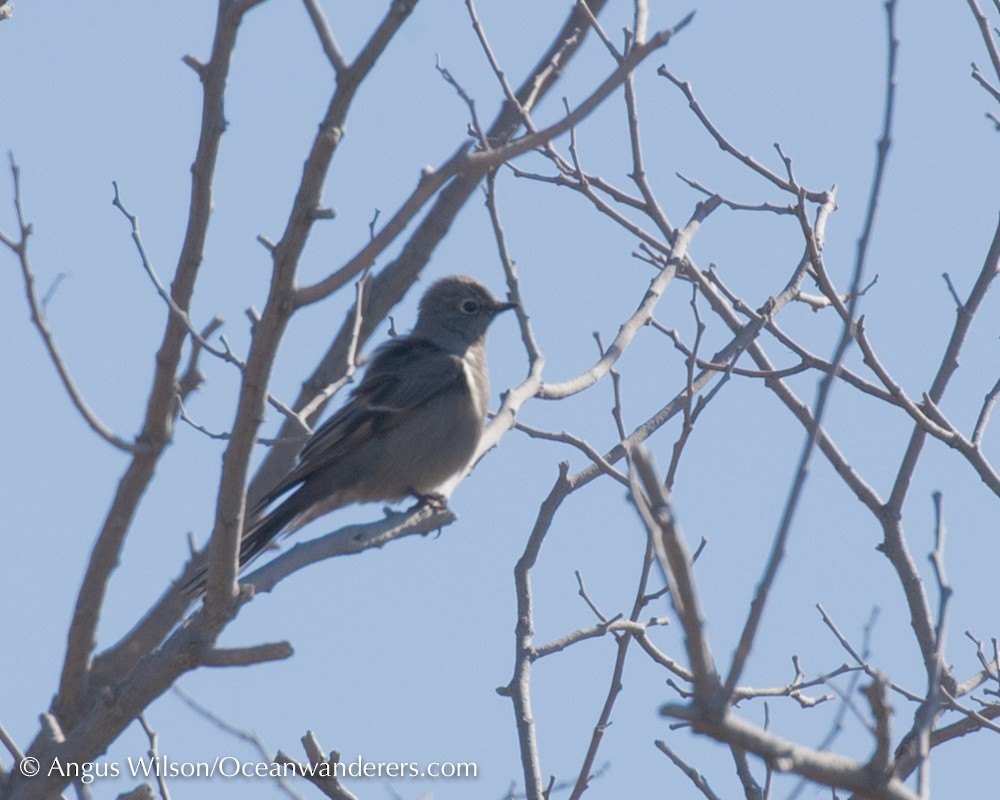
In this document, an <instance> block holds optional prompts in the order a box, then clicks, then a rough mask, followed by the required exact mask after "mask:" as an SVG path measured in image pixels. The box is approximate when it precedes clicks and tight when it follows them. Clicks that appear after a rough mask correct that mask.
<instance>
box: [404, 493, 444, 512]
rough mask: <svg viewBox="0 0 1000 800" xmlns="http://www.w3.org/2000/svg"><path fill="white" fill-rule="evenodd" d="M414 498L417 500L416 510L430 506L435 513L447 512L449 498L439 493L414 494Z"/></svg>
mask: <svg viewBox="0 0 1000 800" xmlns="http://www.w3.org/2000/svg"><path fill="white" fill-rule="evenodd" d="M413 496H414V497H415V498H417V505H416V506H415V507H416V508H421V507H423V506H428V507H430V508H432V509H433V510H434V511H445V510H447V508H448V498H447V497H445V496H444V495H443V494H440V493H439V492H430V493H428V494H422V493H421V492H414V493H413Z"/></svg>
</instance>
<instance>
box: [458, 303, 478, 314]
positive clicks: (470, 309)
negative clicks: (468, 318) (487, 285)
mask: <svg viewBox="0 0 1000 800" xmlns="http://www.w3.org/2000/svg"><path fill="white" fill-rule="evenodd" d="M460 308H461V309H462V313H463V314H469V315H472V314H476V313H478V312H479V303H477V302H476V301H475V300H463V301H462V305H461V306H460Z"/></svg>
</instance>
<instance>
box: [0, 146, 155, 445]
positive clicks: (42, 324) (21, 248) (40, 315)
mask: <svg viewBox="0 0 1000 800" xmlns="http://www.w3.org/2000/svg"><path fill="white" fill-rule="evenodd" d="M9 158H10V173H11V177H12V178H13V181H14V210H15V212H16V214H17V225H18V238H17V239H16V240H15V239H13V238H11V237H10V236H8V235H7V234H4V233H0V242H2V243H3V244H5V245H6V246H7V247H8V248H10V249H11V250H12V251H13V252H14V254H15V255H16V256H17V259H18V263H19V264H20V265H21V276H22V277H23V279H24V292H25V296H26V297H27V301H28V309H29V310H30V311H31V321H32V323H33V324H34V326H35V328H36V329H37V330H38V333H39V335H40V336H41V337H42V344H44V345H45V349H46V350H47V351H48V353H49V358H50V359H51V361H52V364H53V366H55V368H56V373H57V374H58V375H59V380H60V381H62V385H63V387H64V388H65V389H66V393H67V394H68V395H69V399H70V400H71V401H72V403H73V405H74V406H76V409H77V411H79V412H80V416H82V417H83V419H84V421H85V422H86V423H87V425H88V426H89V427H90V429H91V430H92V431H94V433H96V434H97V435H98V436H100V437H101V438H102V439H104V441H106V442H107V443H108V444H110V445H111V446H112V447H115V448H117V449H118V450H121V451H122V452H125V453H131V454H133V455H134V454H137V453H147V452H149V447H148V446H147V445H146V444H145V443H142V442H130V441H128V440H126V439H123V438H122V437H121V436H118V435H117V434H116V433H114V431H112V430H111V429H110V428H109V427H108V426H107V425H105V424H104V423H103V422H102V421H101V420H100V419H99V418H98V416H97V414H96V413H95V412H94V411H93V409H92V408H91V407H90V405H89V404H88V403H87V400H86V398H85V397H84V396H83V392H82V391H81V390H80V388H79V387H78V386H77V385H76V382H75V381H74V380H73V377H72V376H71V375H70V372H69V367H68V366H67V365H66V362H65V361H64V360H63V357H62V353H61V352H60V351H59V347H58V346H57V345H56V341H55V336H54V335H53V333H52V329H51V328H50V327H49V323H48V319H47V318H46V316H45V308H44V302H41V301H39V299H38V294H37V292H36V291H35V276H34V273H33V272H32V269H31V262H30V260H29V259H28V238H29V237H30V236H31V234H32V228H31V224H30V223H29V222H27V221H26V220H25V216H24V208H23V205H22V201H21V168H20V167H19V166H18V165H17V162H16V161H14V155H13V154H10V156H9Z"/></svg>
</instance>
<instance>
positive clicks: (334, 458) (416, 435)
mask: <svg viewBox="0 0 1000 800" xmlns="http://www.w3.org/2000/svg"><path fill="white" fill-rule="evenodd" d="M515 305H516V304H515V303H501V302H500V301H498V300H497V299H496V298H495V297H493V295H492V294H490V292H489V290H488V289H487V288H486V287H485V286H483V285H482V284H481V283H479V282H478V281H476V280H474V279H472V278H469V277H466V276H463V275H458V276H453V277H449V278H442V279H441V280H439V281H438V282H437V283H435V284H433V285H432V286H431V287H430V288H429V289H428V290H427V292H426V293H425V294H424V296H423V298H422V299H421V301H420V312H419V315H418V317H417V324H416V326H415V327H414V328H413V331H412V332H411V333H410V334H409V335H408V336H400V337H398V338H395V339H391V340H390V341H388V342H386V343H385V344H383V345H382V346H381V347H379V348H378V349H377V350H376V351H375V353H374V355H373V357H372V359H371V362H370V363H369V365H368V369H367V371H366V372H365V376H364V378H363V379H362V381H361V383H360V384H358V386H357V388H355V389H354V391H353V392H352V393H351V397H350V400H348V402H347V403H346V404H345V405H344V406H343V407H342V408H341V409H340V410H339V411H337V412H336V413H335V414H334V415H333V416H332V417H330V418H329V419H328V420H327V421H326V422H324V423H323V424H322V425H321V426H320V427H319V428H317V429H316V431H314V433H313V435H312V436H311V437H310V438H309V440H308V441H307V442H306V443H305V446H303V448H302V450H301V452H300V453H299V457H298V462H297V463H296V465H295V467H294V468H293V469H292V470H291V472H289V473H288V475H287V476H286V477H285V478H284V480H282V481H281V482H280V483H279V484H278V485H277V486H275V487H274V488H273V489H272V490H271V491H270V492H268V493H267V494H266V495H265V496H264V497H262V498H261V499H260V501H259V502H258V503H257V504H256V506H254V508H253V509H252V510H251V511H250V513H249V514H248V516H247V524H246V526H245V528H244V531H243V540H242V543H241V545H240V566H241V567H242V566H244V565H245V564H247V562H249V561H250V560H251V559H253V558H254V557H255V556H257V555H258V554H259V553H260V552H261V551H262V550H263V549H264V548H265V547H267V546H268V544H270V543H271V542H272V541H273V540H274V539H275V538H276V537H278V536H279V535H281V534H282V533H291V532H292V531H294V530H296V529H298V528H300V527H302V526H303V525H305V524H306V523H307V522H309V521H311V520H313V519H316V518H317V517H319V516H322V515H323V514H326V513H328V512H330V511H333V510H334V509H337V508H340V507H342V506H345V505H348V504H350V503H365V502H370V501H386V500H387V501H391V502H396V501H399V500H402V499H403V498H404V497H407V496H413V497H416V498H418V499H420V500H427V499H429V498H435V497H436V496H435V495H434V494H433V492H434V490H435V489H437V488H438V487H440V486H441V485H442V484H443V483H444V482H445V481H447V480H448V478H450V477H452V476H453V475H455V474H456V473H457V472H459V471H460V470H462V469H463V468H464V467H465V466H466V465H467V464H468V463H469V460H470V459H471V458H472V455H473V453H474V452H475V450H476V445H477V444H478V443H479V437H480V435H481V434H482V430H483V420H484V418H485V417H486V412H487V408H488V404H489V373H488V372H487V368H486V329H487V328H488V327H489V324H490V323H491V322H492V321H493V318H494V317H495V316H496V315H497V314H499V313H501V312H503V311H507V310H508V309H511V308H514V306H515ZM288 492H291V494H287V493H288ZM286 494H287V496H286V497H285V498H284V499H283V500H281V502H280V503H278V505H276V506H275V507H274V508H273V509H271V510H270V511H267V510H266V509H267V508H268V507H269V506H270V505H271V504H272V503H274V502H275V501H277V500H278V499H279V498H281V497H282V496H283V495H286ZM204 575H205V571H204V570H202V571H201V573H200V574H199V575H198V576H196V577H195V578H193V579H192V580H191V581H189V582H188V584H187V586H186V589H188V591H192V590H193V591H201V590H202V589H203V588H204V580H205V578H204Z"/></svg>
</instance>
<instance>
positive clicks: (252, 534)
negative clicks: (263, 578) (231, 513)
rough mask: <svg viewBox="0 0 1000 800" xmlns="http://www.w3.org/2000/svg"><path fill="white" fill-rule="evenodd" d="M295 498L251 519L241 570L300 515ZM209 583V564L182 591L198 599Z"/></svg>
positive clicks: (242, 543)
mask: <svg viewBox="0 0 1000 800" xmlns="http://www.w3.org/2000/svg"><path fill="white" fill-rule="evenodd" d="M294 497H295V496H294V495H292V496H291V497H289V498H288V499H287V500H286V501H285V502H283V503H282V504H281V505H279V506H278V507H277V508H275V509H274V510H273V511H271V512H270V513H269V514H263V515H255V516H252V517H250V519H249V520H248V522H249V525H248V526H246V527H244V529H243V538H242V539H241V540H240V569H243V567H245V566H246V565H247V564H249V563H250V562H251V561H253V559H254V558H256V557H257V556H258V555H260V554H261V553H262V552H263V551H264V550H265V549H266V548H267V546H268V545H269V544H271V542H273V541H274V540H275V539H277V538H278V536H280V535H281V533H282V532H283V531H284V530H285V528H287V527H288V526H289V525H290V524H291V523H292V521H293V520H294V519H295V517H297V516H298V515H299V512H300V509H299V507H298V506H299V504H298V503H296V502H294ZM207 582H208V564H201V565H200V566H199V567H198V568H197V569H196V570H195V572H194V574H193V575H192V576H191V577H190V578H189V579H188V580H187V581H186V582H185V583H184V586H183V587H182V591H183V592H184V594H186V595H187V596H188V597H190V598H192V599H196V598H198V597H200V596H201V595H202V594H204V592H205V584H206V583H207Z"/></svg>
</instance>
